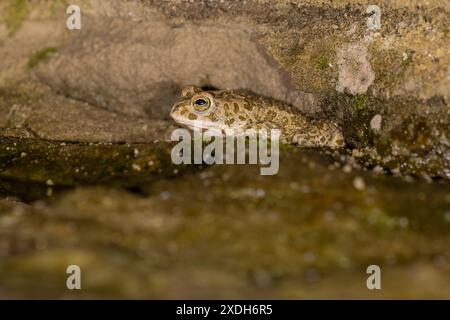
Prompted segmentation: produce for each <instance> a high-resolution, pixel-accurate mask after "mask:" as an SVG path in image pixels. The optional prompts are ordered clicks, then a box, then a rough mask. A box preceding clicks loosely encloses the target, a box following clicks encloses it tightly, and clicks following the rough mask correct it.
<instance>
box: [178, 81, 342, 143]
mask: <svg viewBox="0 0 450 320" xmlns="http://www.w3.org/2000/svg"><path fill="white" fill-rule="evenodd" d="M199 98H201V99H209V101H211V103H212V104H213V107H212V108H210V109H209V112H206V113H205V114H199V113H198V112H196V110H194V109H193V108H194V107H193V101H197V99H199ZM170 115H171V117H172V118H173V119H174V120H175V121H176V122H177V123H178V124H180V125H182V126H185V127H188V128H190V129H194V128H203V129H218V130H222V131H223V130H226V129H242V130H246V129H255V130H258V129H266V130H270V129H279V130H280V131H281V141H282V142H283V143H287V144H297V145H299V146H304V147H330V148H340V147H343V146H344V138H343V135H342V132H341V130H340V129H339V127H338V126H337V125H335V124H334V123H333V122H331V121H327V120H316V119H311V118H308V117H306V116H305V115H303V114H302V113H300V111H298V110H297V109H294V108H293V107H291V106H290V105H288V104H286V103H283V102H280V101H276V100H273V99H268V98H265V97H260V96H256V95H253V94H251V93H249V92H246V91H242V90H208V91H205V90H202V89H201V88H199V87H196V86H189V87H186V88H184V89H183V90H182V93H181V99H180V101H178V102H177V103H175V104H174V106H173V107H172V110H171V112H170Z"/></svg>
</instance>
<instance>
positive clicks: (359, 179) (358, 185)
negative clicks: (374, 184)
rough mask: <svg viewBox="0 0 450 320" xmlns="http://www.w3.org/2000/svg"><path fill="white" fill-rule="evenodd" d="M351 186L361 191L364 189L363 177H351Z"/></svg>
mask: <svg viewBox="0 0 450 320" xmlns="http://www.w3.org/2000/svg"><path fill="white" fill-rule="evenodd" d="M353 186H354V187H355V189H356V190H358V191H363V190H365V189H366V183H365V182H364V179H363V178H362V177H360V176H356V177H355V178H354V179H353Z"/></svg>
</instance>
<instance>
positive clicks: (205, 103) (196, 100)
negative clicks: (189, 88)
mask: <svg viewBox="0 0 450 320" xmlns="http://www.w3.org/2000/svg"><path fill="white" fill-rule="evenodd" d="M191 104H192V109H193V112H194V113H196V114H201V115H204V114H206V113H209V112H211V111H212V109H213V107H214V101H213V99H212V98H210V97H207V96H205V95H196V96H194V97H193V98H192V103H191Z"/></svg>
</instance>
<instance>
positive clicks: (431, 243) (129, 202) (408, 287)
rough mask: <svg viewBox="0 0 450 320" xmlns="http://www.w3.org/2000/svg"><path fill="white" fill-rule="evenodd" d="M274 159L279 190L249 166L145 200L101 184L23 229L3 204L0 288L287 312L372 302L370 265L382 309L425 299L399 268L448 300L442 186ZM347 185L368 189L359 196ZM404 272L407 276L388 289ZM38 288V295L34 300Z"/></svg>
mask: <svg viewBox="0 0 450 320" xmlns="http://www.w3.org/2000/svg"><path fill="white" fill-rule="evenodd" d="M280 159H281V163H280V172H279V174H278V175H275V176H261V175H259V170H258V167H257V166H251V165H240V166H234V165H216V166H211V167H204V169H203V170H200V171H198V170H196V171H190V172H187V173H186V174H184V175H177V176H176V177H172V178H162V179H159V180H158V181H155V183H152V184H146V183H144V182H142V188H143V190H144V192H143V193H141V194H140V195H136V194H132V193H129V192H127V191H124V190H121V189H116V188H114V189H112V188H110V187H108V185H107V184H106V185H105V186H103V187H100V186H98V187H95V188H92V187H90V188H77V189H75V190H72V191H70V190H69V191H67V192H65V193H63V194H60V195H56V196H55V197H52V198H50V199H49V200H47V201H45V204H44V205H41V206H39V207H36V208H29V209H21V210H22V214H20V215H15V214H14V212H15V211H17V210H19V209H17V208H16V205H14V204H13V203H11V202H5V201H0V217H1V218H0V230H2V234H3V237H2V238H1V240H0V244H2V245H1V246H0V248H8V247H10V246H12V245H13V246H14V247H15V248H16V249H15V255H14V257H8V259H2V260H0V276H1V275H6V274H8V277H2V278H4V279H5V280H4V281H3V283H2V285H3V288H4V291H5V290H6V291H5V292H6V293H7V294H8V295H9V296H18V297H23V296H26V297H33V296H35V295H37V294H38V293H39V294H40V296H41V297H75V296H77V297H84V298H87V297H102V298H105V297H109V298H188V297H190V298H193V297H198V298H204V297H215V298H219V297H221V298H225V297H227V298H276V297H284V298H294V297H311V296H312V292H316V291H317V290H318V291H319V292H322V293H321V294H322V295H324V296H326V297H339V295H340V294H341V293H342V290H343V288H351V290H349V291H348V292H347V296H348V297H360V296H361V295H362V296H364V297H370V293H369V292H368V291H367V289H366V290H365V291H364V288H365V277H366V274H365V268H366V267H367V266H368V265H370V264H378V265H381V266H382V269H383V279H384V277H385V276H386V279H389V282H387V280H383V281H386V282H383V288H384V290H383V291H381V292H380V293H379V294H380V295H382V296H383V297H386V296H391V297H397V298H401V297H405V295H412V296H414V297H416V298H417V297H422V298H423V297H430V296H431V294H430V293H429V292H427V291H426V290H425V289H424V288H425V287H424V284H422V283H420V282H419V283H417V284H415V281H414V280H413V279H410V281H409V282H408V281H406V284H405V282H403V280H405V279H407V278H408V277H409V274H408V273H406V270H407V267H409V268H414V266H416V265H418V264H419V265H424V266H426V268H428V269H426V270H431V271H428V272H431V273H432V274H434V276H433V277H435V278H436V277H437V279H439V280H436V282H433V284H434V288H435V289H434V290H435V291H434V292H435V294H437V293H438V294H440V296H441V297H445V296H448V291H446V290H447V287H446V285H445V283H447V281H443V280H445V279H447V280H448V279H449V275H448V273H446V272H444V271H441V269H439V267H436V266H434V264H433V263H434V262H433V261H434V260H435V259H439V261H441V260H442V259H444V260H445V258H443V257H445V254H446V252H447V250H448V241H449V240H450V239H449V236H448V234H449V231H450V217H449V212H450V198H449V192H450V186H449V185H448V183H445V182H436V183H432V184H430V183H426V182H425V181H422V180H413V182H411V181H405V180H403V179H401V178H395V177H392V176H386V175H383V174H375V173H373V172H367V171H366V172H364V171H358V170H353V171H350V172H349V171H348V170H343V168H342V167H341V166H340V165H339V164H336V161H335V159H334V157H332V156H330V155H328V154H327V153H319V152H317V151H316V150H307V149H301V150H300V151H298V152H290V151H289V149H285V150H284V151H282V154H281V158H280ZM356 177H359V178H361V179H363V180H364V183H365V187H364V188H363V189H356V188H355V186H354V179H355V178H356ZM15 208H16V209H15ZM3 221H5V223H6V221H8V224H4V223H3ZM30 229H32V230H35V231H34V232H33V233H32V234H30V233H28V232H27V230H30ZM81 235H82V236H81ZM42 247H44V248H45V249H44V250H43V249H37V248H42ZM2 255H3V256H4V255H5V251H2V250H0V256H2ZM74 263H75V264H79V265H80V266H81V267H82V270H84V273H86V274H89V275H88V276H86V278H85V279H84V282H83V290H82V291H81V292H79V293H73V292H67V290H66V288H65V286H64V283H65V282H64V281H62V279H64V276H65V273H64V270H65V266H66V265H68V264H74ZM440 263H441V265H442V263H444V264H447V265H448V262H442V261H441V262H440ZM399 268H400V270H403V272H405V274H404V275H403V276H397V277H394V276H391V275H392V273H394V274H397V273H396V272H397V271H398V270H399ZM100 274H102V275H105V276H102V277H98V275H100ZM427 274H429V273H427ZM96 275H97V276H96ZM33 279H46V280H45V285H43V286H38V287H39V289H40V290H37V289H36V288H35V290H34V289H32V288H31V287H30V286H31V285H33V286H36V285H35V283H34V282H32V281H33ZM177 279H178V280H177ZM179 279H184V280H183V281H182V284H180V282H179V281H180V280H179ZM201 279H202V280H201ZM333 279H334V280H333ZM334 281H337V284H336V283H334ZM428 285H429V283H428ZM306 287H308V288H309V289H308V290H307V291H306V292H305V291H304V289H305V288H306ZM28 288H30V290H28ZM182 288H189V290H187V289H182ZM358 288H360V289H358ZM325 292H326V294H325ZM446 292H447V293H446Z"/></svg>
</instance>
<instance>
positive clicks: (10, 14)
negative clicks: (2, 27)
mask: <svg viewBox="0 0 450 320" xmlns="http://www.w3.org/2000/svg"><path fill="white" fill-rule="evenodd" d="M29 11H30V9H29V4H28V1H27V0H10V1H9V4H8V6H7V8H6V11H5V13H4V16H3V20H4V21H5V23H6V27H7V30H8V35H9V36H12V35H13V34H14V33H15V32H16V31H17V30H18V29H19V28H20V26H21V25H22V23H23V21H24V20H25V19H26V18H27V17H28V14H29Z"/></svg>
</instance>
